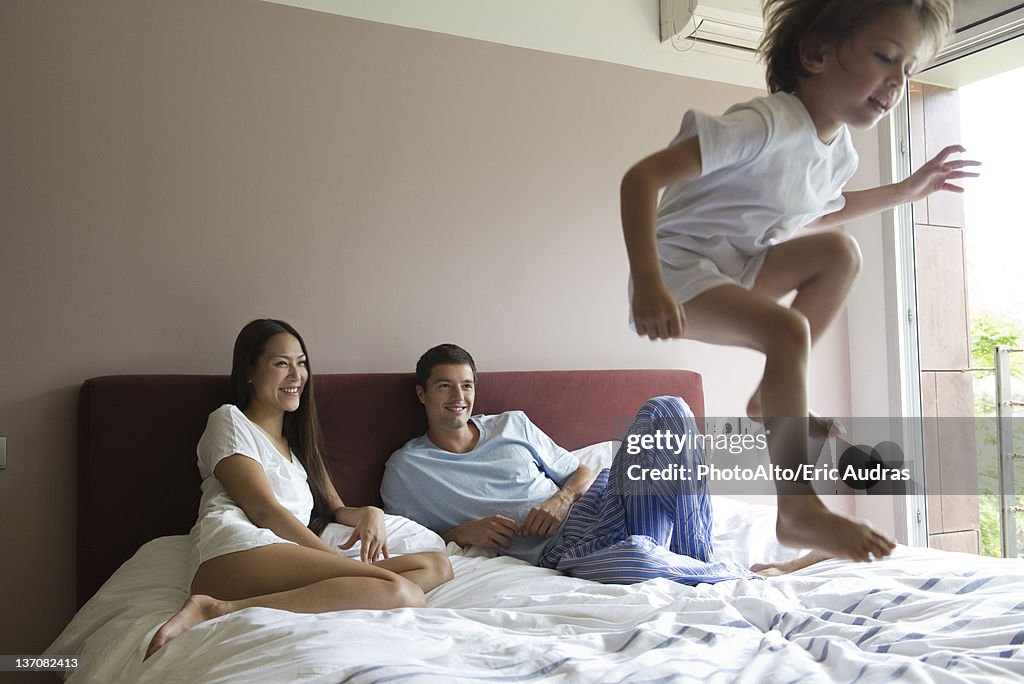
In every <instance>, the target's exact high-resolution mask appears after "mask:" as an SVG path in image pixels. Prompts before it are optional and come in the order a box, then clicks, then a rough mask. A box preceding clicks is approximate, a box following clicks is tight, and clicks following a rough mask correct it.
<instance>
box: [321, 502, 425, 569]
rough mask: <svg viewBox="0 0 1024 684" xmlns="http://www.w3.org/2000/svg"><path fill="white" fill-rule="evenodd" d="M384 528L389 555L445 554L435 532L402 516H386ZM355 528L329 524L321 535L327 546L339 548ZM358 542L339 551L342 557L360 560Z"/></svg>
mask: <svg viewBox="0 0 1024 684" xmlns="http://www.w3.org/2000/svg"><path fill="white" fill-rule="evenodd" d="M384 528H385V530H387V534H388V554H389V555H392V556H401V555H403V554H406V553H416V552H418V551H440V552H442V553H443V552H444V549H445V544H444V540H442V539H441V537H439V536H438V535H437V534H436V533H435V532H433V531H431V530H428V529H427V528H426V527H424V526H423V525H420V524H419V523H418V522H415V521H413V520H409V519H408V518H403V517H402V516H400V515H390V514H387V513H385V514H384ZM354 529H355V528H352V527H349V526H348V525H340V524H338V523H329V524H328V525H327V528H326V529H325V530H324V531H323V533H322V534H321V535H320V538H321V539H322V540H323V541H324V543H325V544H327V545H329V546H331V547H335V548H337V546H338V545H339V544H344V543H345V542H346V541H347V540H348V538H349V537H351V536H352V531H353V530H354ZM360 544H361V542H356V543H355V544H353V545H352V548H350V549H339V551H340V552H341V554H342V555H344V556H348V557H349V558H359V546H360Z"/></svg>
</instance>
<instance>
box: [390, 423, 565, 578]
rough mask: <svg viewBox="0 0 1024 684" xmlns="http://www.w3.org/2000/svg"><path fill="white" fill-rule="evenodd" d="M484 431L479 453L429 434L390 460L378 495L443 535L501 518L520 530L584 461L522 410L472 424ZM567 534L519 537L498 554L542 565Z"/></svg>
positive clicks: (392, 510)
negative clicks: (444, 445)
mask: <svg viewBox="0 0 1024 684" xmlns="http://www.w3.org/2000/svg"><path fill="white" fill-rule="evenodd" d="M470 420H472V421H473V423H474V424H475V425H476V426H477V428H479V430H480V439H479V441H478V442H477V445H476V447H475V448H474V449H473V450H472V451H470V452H468V453H465V454H453V453H451V452H450V451H445V450H443V449H441V448H439V447H437V446H435V445H434V443H433V442H431V441H430V440H429V439H428V438H427V436H426V435H423V436H422V437H417V438H415V439H412V440H409V442H408V443H406V445H405V446H403V447H402V448H401V449H399V450H398V451H396V452H395V453H394V454H392V456H391V458H390V459H389V460H388V462H387V466H386V468H385V470H384V480H383V482H382V483H381V488H380V493H381V497H382V498H383V499H384V507H385V509H387V511H388V513H394V514H396V515H404V516H405V517H407V518H412V519H413V520H415V521H417V522H419V523H420V524H422V525H425V526H427V527H429V528H430V529H432V530H434V531H435V532H437V533H438V534H444V533H445V532H447V531H448V530H450V529H452V528H453V527H456V526H458V525H461V524H462V523H464V522H469V521H470V520H479V519H481V518H486V517H488V516H491V515H504V516H505V517H508V518H511V519H513V520H515V521H516V522H517V523H520V524H522V523H523V522H524V521H525V520H526V516H527V514H529V512H530V509H532V508H533V507H534V506H536V505H537V504H540V503H542V502H544V501H546V500H547V499H549V498H551V496H552V495H554V494H555V493H556V492H557V491H558V490H559V489H560V488H561V487H562V485H564V484H565V481H566V480H567V479H568V478H569V476H571V475H572V474H573V473H574V472H576V469H577V468H579V465H580V462H579V460H577V458H576V457H575V456H573V455H572V454H571V453H569V452H568V451H566V450H565V449H563V448H562V447H560V446H558V445H557V444H555V443H554V441H552V439H551V438H550V437H548V436H547V435H546V434H544V432H543V431H541V430H540V428H538V427H537V426H536V425H534V424H533V423H531V422H530V420H529V418H527V417H526V414H525V413H523V412H522V411H509V412H507V413H502V414H500V415H496V416H473V417H472V418H470ZM561 534H562V530H561V528H559V530H558V532H557V533H555V534H553V535H552V536H551V537H549V538H547V539H545V538H544V537H539V536H537V535H530V536H528V537H514V538H513V539H512V541H511V542H510V544H509V545H508V546H507V547H505V548H501V549H498V552H499V553H502V554H504V555H508V556H513V557H515V558H520V559H522V560H525V561H527V562H528V563H532V564H534V565H536V564H537V561H538V560H539V559H540V557H541V556H542V555H543V553H544V551H546V550H547V548H548V546H549V545H553V544H555V543H557V541H558V539H559V538H560V537H561Z"/></svg>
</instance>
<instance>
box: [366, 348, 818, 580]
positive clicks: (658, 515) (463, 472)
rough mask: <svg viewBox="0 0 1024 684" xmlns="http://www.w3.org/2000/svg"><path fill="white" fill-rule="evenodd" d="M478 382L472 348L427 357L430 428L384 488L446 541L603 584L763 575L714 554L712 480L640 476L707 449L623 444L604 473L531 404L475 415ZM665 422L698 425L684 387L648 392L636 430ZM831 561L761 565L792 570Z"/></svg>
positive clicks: (422, 380)
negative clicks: (555, 437)
mask: <svg viewBox="0 0 1024 684" xmlns="http://www.w3.org/2000/svg"><path fill="white" fill-rule="evenodd" d="M475 392H476V364H475V363H474V362H473V357H472V356H470V355H469V353H468V352H467V351H465V350H464V349H462V348H461V347H458V346H456V345H453V344H443V345H440V346H437V347H434V348H432V349H430V350H428V351H427V352H426V353H425V354H423V356H422V357H420V360H419V362H418V363H417V364H416V395H417V396H418V397H419V400H420V402H421V403H422V404H423V407H424V409H425V411H426V414H427V433H426V434H425V435H423V436H421V437H417V438H415V439H412V440H410V441H409V442H408V443H407V444H406V445H405V446H403V447H402V448H401V449H399V450H398V451H396V452H395V453H394V454H393V455H392V456H391V458H390V459H389V460H388V463H387V467H386V468H385V471H384V479H383V483H382V485H381V495H382V497H383V499H384V505H385V507H386V508H387V510H388V511H389V512H391V513H395V514H398V515H403V516H406V517H408V518H412V519H414V520H416V521H418V522H420V523H422V524H424V525H426V526H427V527H429V528H431V529H433V530H434V531H435V532H437V533H438V534H440V535H441V536H442V537H443V538H444V540H445V542H455V543H457V544H459V545H460V546H479V547H483V548H489V549H495V550H497V552H498V553H501V554H505V555H509V556H513V557H515V558H519V559H522V560H524V561H527V562H529V563H532V564H534V565H540V566H542V567H547V568H555V569H558V570H560V571H562V572H565V573H566V574H569V575H572V576H575V577H581V578H584V579H591V580H595V581H598V582H606V583H613V584H631V583H634V582H641V581H644V580H647V579H653V578H656V577H663V578H667V579H671V580H674V581H676V582H682V583H687V584H696V583H699V582H717V581H720V580H725V579H734V578H739V577H750V576H751V572H750V571H748V570H746V569H745V568H742V567H739V566H737V565H735V564H732V563H726V562H721V561H714V560H713V559H712V548H711V505H710V500H709V498H708V495H707V491H706V488H705V486H704V483H703V481H702V480H698V479H695V478H683V477H680V478H677V479H674V480H650V479H646V480H638V479H637V478H636V477H635V476H636V474H637V472H639V470H643V469H650V470H653V469H658V470H664V469H665V468H671V467H675V468H676V472H680V469H681V468H688V469H690V470H688V471H687V470H682V471H681V472H695V467H696V465H697V464H698V463H703V453H702V451H701V450H700V449H699V448H697V449H684V450H682V452H681V453H680V454H679V455H676V454H675V453H673V452H666V451H659V450H644V449H639V448H635V449H626V448H620V450H619V453H618V454H617V455H616V456H615V460H614V461H613V464H612V468H611V469H610V470H608V469H606V470H603V471H601V472H600V473H595V472H594V471H593V470H591V469H590V468H588V467H587V466H585V465H583V464H581V463H579V461H578V460H577V459H576V458H575V457H574V456H573V455H572V454H570V453H569V452H567V451H566V450H565V449H562V448H561V447H559V446H558V445H557V444H555V443H554V442H553V441H552V440H551V438H550V437H548V436H547V435H546V434H544V432H542V431H541V430H540V429H539V428H537V426H535V425H534V424H533V423H531V422H530V420H529V419H528V418H527V417H526V415H525V414H523V413H522V412H521V411H510V412H507V413H503V414H501V415H497V416H472V417H471V414H472V409H473V401H474V398H475ZM657 430H662V431H666V430H667V431H670V432H672V433H674V434H676V435H686V434H697V426H696V423H695V421H694V418H693V414H692V413H691V412H690V409H689V407H688V406H687V405H686V403H685V402H683V400H682V399H679V398H678V397H658V398H656V399H651V400H650V401H648V402H646V403H645V404H644V406H643V407H642V408H641V409H640V412H639V413H638V414H637V417H636V419H635V420H634V423H633V425H632V426H631V427H630V430H629V434H635V435H643V434H647V435H650V434H654V433H655V431H657ZM628 441H629V440H628V437H627V440H626V441H625V442H623V444H626V443H627V442H628ZM630 452H635V453H630ZM627 474H631V475H632V477H630V476H629V475H627ZM820 559H821V557H814V558H809V557H806V556H805V557H804V558H801V559H798V560H796V561H792V562H790V563H785V564H771V565H764V566H755V568H757V569H758V572H761V573H762V574H780V573H781V572H789V571H792V570H795V569H797V568H798V567H804V566H805V565H808V564H810V562H814V561H815V560H820Z"/></svg>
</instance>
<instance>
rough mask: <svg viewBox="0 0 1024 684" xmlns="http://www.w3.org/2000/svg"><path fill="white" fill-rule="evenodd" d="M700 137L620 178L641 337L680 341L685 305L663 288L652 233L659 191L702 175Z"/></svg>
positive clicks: (636, 320) (635, 318) (643, 162)
mask: <svg viewBox="0 0 1024 684" xmlns="http://www.w3.org/2000/svg"><path fill="white" fill-rule="evenodd" d="M700 169H701V157H700V143H699V141H698V140H697V138H690V139H689V140H684V141H683V142H681V143H679V144H678V145H673V146H672V147H669V148H666V149H664V150H661V151H660V152H656V153H655V154H652V155H651V156H649V157H647V158H646V159H643V160H641V161H639V162H638V163H637V164H636V165H634V166H633V167H632V168H631V169H630V170H629V171H627V172H626V175H625V176H624V177H623V178H622V186H621V189H620V193H621V202H622V233H623V237H624V238H625V240H626V252H627V254H628V255H629V270H630V274H631V275H632V278H633V322H634V324H635V325H636V332H637V334H638V335H647V336H648V337H650V338H651V339H652V340H653V339H659V338H669V337H681V336H682V334H683V327H684V326H685V317H684V315H683V310H682V306H681V305H680V304H679V302H677V301H676V299H675V297H674V296H672V293H671V292H669V290H668V288H667V287H665V283H664V281H663V280H662V274H661V264H660V263H659V262H658V249H657V243H656V240H655V234H654V224H655V218H656V213H657V205H658V192H659V191H660V190H661V189H662V188H664V187H665V186H667V185H670V184H672V183H675V182H679V181H687V180H692V179H694V178H696V177H697V176H699V175H700Z"/></svg>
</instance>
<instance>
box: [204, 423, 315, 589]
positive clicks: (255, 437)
mask: <svg viewBox="0 0 1024 684" xmlns="http://www.w3.org/2000/svg"><path fill="white" fill-rule="evenodd" d="M196 453H197V455H198V457H199V458H198V460H199V475H200V476H201V477H202V478H203V483H202V490H203V494H202V499H201V501H200V503H199V519H198V520H197V521H196V524H195V526H194V527H193V528H192V532H191V537H192V554H191V558H190V566H191V567H190V570H191V572H190V574H189V581H190V582H191V581H192V577H193V576H194V575H195V571H196V570H197V569H198V568H199V565H200V564H201V563H203V562H204V561H207V560H209V559H210V558H215V557H217V556H222V555H224V554H227V553H233V552H235V551H243V550H245V549H251V548H255V547H258V546H266V545H267V544H293V543H294V542H291V541H289V540H287V539H284V538H282V537H279V536H277V535H276V534H274V533H273V532H272V531H270V530H269V529H267V528H263V527H257V526H256V525H255V524H253V522H252V521H251V520H249V517H248V516H247V515H246V514H245V511H243V510H242V508H241V507H240V506H239V505H238V504H237V503H235V500H234V499H232V498H231V495H230V494H228V493H227V491H226V490H225V489H224V485H222V484H221V482H220V480H218V479H217V476H216V475H214V468H216V467H217V464H218V463H220V462H221V460H223V459H225V458H227V457H228V456H232V455H235V454H240V455H242V456H247V457H249V458H251V459H253V460H254V461H256V462H257V463H259V464H260V465H261V466H263V471H264V472H265V473H266V476H267V481H268V482H269V483H270V488H271V490H273V492H274V496H275V497H276V498H277V500H278V502H279V503H280V504H281V505H282V506H284V507H285V508H286V509H288V510H289V511H290V512H291V513H292V515H294V516H295V517H296V518H298V520H299V521H300V522H301V523H302V524H303V525H309V518H310V515H311V514H312V512H313V493H312V492H311V491H310V489H309V483H308V481H307V479H306V470H305V468H303V467H302V464H301V463H300V462H299V459H297V458H296V457H295V455H294V453H292V454H289V455H290V456H291V461H288V459H286V458H285V457H284V456H283V455H282V454H281V453H280V452H279V451H278V450H277V447H275V446H274V444H273V443H272V442H271V441H270V438H269V437H268V436H267V435H266V434H265V433H264V432H263V431H262V430H260V428H258V427H257V426H256V425H255V424H254V423H253V422H252V421H250V420H249V419H248V418H247V417H246V416H245V414H244V413H242V411H241V410H240V409H239V408H238V407H237V406H234V405H233V404H224V405H223V406H221V407H220V408H218V409H217V410H216V411H214V412H213V413H211V414H210V417H209V419H208V420H207V422H206V431H205V432H203V436H202V437H201V438H200V440H199V446H198V447H197V448H196Z"/></svg>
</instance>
